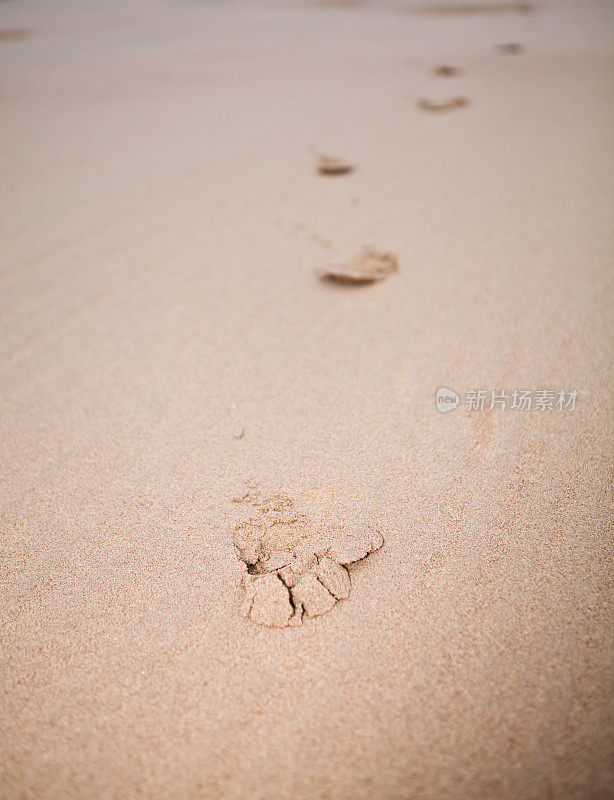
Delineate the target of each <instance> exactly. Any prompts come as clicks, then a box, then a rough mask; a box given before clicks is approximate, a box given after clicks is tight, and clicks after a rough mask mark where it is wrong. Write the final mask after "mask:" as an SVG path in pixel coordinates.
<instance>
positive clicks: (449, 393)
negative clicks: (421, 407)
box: [435, 386, 460, 414]
mask: <svg viewBox="0 0 614 800" xmlns="http://www.w3.org/2000/svg"><path fill="white" fill-rule="evenodd" d="M459 403H460V397H459V396H458V395H457V394H456V392H455V391H453V390H452V389H446V388H445V386H442V387H441V389H438V390H437V398H436V400H435V404H436V406H437V410H438V411H441V412H442V414H445V413H446V411H452V409H453V408H456V406H457V405H458V404H459Z"/></svg>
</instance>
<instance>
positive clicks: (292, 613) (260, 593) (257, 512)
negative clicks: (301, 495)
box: [233, 490, 384, 628]
mask: <svg viewBox="0 0 614 800" xmlns="http://www.w3.org/2000/svg"><path fill="white" fill-rule="evenodd" d="M234 500H235V502H240V503H246V504H248V505H250V506H251V509H252V513H251V515H250V516H249V517H246V518H245V519H243V520H241V521H240V522H239V523H238V524H237V526H236V527H235V530H234V533H233V544H234V547H235V552H236V554H237V557H238V559H239V562H240V571H241V588H242V590H243V592H244V596H243V601H242V604H241V613H242V614H243V616H245V617H249V618H250V619H251V620H252V621H253V622H256V623H257V624H259V625H265V626H268V627H276V628H283V627H286V626H297V625H301V624H302V622H303V618H304V616H307V617H317V616H320V615H322V614H326V613H327V612H328V611H330V610H331V609H332V608H333V607H334V606H335V605H336V604H337V602H338V601H339V600H345V599H347V598H348V597H349V595H350V591H351V586H352V582H351V578H350V572H349V569H348V567H349V566H351V565H352V564H354V563H356V562H357V561H361V560H362V559H364V558H367V556H369V555H370V553H372V552H374V551H375V550H379V549H380V548H381V547H382V545H383V544H384V538H383V536H382V535H381V533H379V531H377V530H376V528H375V527H374V526H372V525H370V524H368V523H360V522H355V521H353V522H348V523H343V522H339V521H337V520H335V519H333V518H332V517H331V516H330V515H328V514H322V513H320V514H318V515H314V516H312V515H310V514H308V513H305V512H304V511H301V510H300V509H299V508H298V507H297V503H295V500H294V499H293V498H291V497H290V496H288V495H286V494H283V493H275V494H270V495H266V494H263V493H261V492H259V491H257V490H255V491H250V492H246V493H245V494H243V495H242V496H239V497H235V498H234Z"/></svg>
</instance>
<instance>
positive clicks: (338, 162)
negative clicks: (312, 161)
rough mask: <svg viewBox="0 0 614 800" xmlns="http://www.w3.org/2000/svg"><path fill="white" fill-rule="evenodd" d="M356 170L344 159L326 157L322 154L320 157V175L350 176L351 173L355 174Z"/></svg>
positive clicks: (318, 167)
mask: <svg viewBox="0 0 614 800" xmlns="http://www.w3.org/2000/svg"><path fill="white" fill-rule="evenodd" d="M355 169H356V167H355V166H354V164H352V163H350V162H349V161H346V160H345V159H344V158H338V157H337V156H325V155H323V154H321V153H320V154H319V155H318V160H317V163H316V172H318V173H319V174H320V175H348V174H349V173H350V172H354V170H355Z"/></svg>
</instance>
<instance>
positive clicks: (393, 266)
mask: <svg viewBox="0 0 614 800" xmlns="http://www.w3.org/2000/svg"><path fill="white" fill-rule="evenodd" d="M398 271H399V262H398V259H397V257H396V256H395V255H393V254H392V253H382V252H380V251H378V250H374V249H373V248H372V247H363V249H362V250H361V251H360V252H359V253H357V254H356V255H355V256H353V257H352V258H350V259H349V261H345V262H342V263H337V264H329V265H327V266H325V267H323V268H322V269H319V270H317V273H318V275H319V277H320V278H322V279H324V280H334V281H340V282H343V283H373V281H381V280H383V279H384V278H387V277H388V276H389V275H393V274H394V273H395V272H398Z"/></svg>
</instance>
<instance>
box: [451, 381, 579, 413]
mask: <svg viewBox="0 0 614 800" xmlns="http://www.w3.org/2000/svg"><path fill="white" fill-rule="evenodd" d="M578 395H579V392H578V391H577V389H572V390H566V389H537V390H535V391H533V390H531V389H512V391H510V392H506V391H505V390H504V389H469V390H468V391H467V392H466V393H465V400H464V404H463V408H464V409H465V411H494V410H500V411H505V410H506V409H510V410H512V411H518V412H523V411H538V412H542V413H543V412H547V411H575V408H576V403H577V400H578ZM460 403H461V397H460V395H458V394H457V393H456V392H455V391H454V390H453V389H446V388H445V387H442V388H441V389H438V390H437V395H436V398H435V405H436V406H437V409H438V410H439V411H441V412H442V413H445V412H447V411H452V410H453V409H455V408H457V407H458V406H459V405H460Z"/></svg>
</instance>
